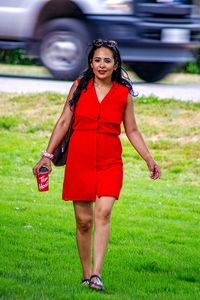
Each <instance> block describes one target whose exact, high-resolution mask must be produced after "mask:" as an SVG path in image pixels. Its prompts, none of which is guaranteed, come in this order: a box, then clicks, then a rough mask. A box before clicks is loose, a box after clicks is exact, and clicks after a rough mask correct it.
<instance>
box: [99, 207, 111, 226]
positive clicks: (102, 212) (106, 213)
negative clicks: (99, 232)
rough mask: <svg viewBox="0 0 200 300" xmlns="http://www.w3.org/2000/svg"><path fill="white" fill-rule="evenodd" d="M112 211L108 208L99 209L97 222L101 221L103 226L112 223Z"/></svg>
mask: <svg viewBox="0 0 200 300" xmlns="http://www.w3.org/2000/svg"><path fill="white" fill-rule="evenodd" d="M110 217H111V210H110V209H108V208H106V207H105V208H103V207H102V208H98V209H97V210H96V211H95V219H96V220H97V221H101V222H102V223H103V224H107V223H109V222H110Z"/></svg>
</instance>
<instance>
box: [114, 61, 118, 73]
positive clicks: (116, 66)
mask: <svg viewBox="0 0 200 300" xmlns="http://www.w3.org/2000/svg"><path fill="white" fill-rule="evenodd" d="M117 68H118V63H116V64H115V65H114V71H116V70H117Z"/></svg>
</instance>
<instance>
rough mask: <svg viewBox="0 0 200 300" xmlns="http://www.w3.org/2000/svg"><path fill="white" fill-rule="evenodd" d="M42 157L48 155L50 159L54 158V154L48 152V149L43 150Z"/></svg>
mask: <svg viewBox="0 0 200 300" xmlns="http://www.w3.org/2000/svg"><path fill="white" fill-rule="evenodd" d="M41 157H47V158H49V159H50V160H52V159H53V158H54V155H53V154H51V153H48V152H47V151H42V152H41Z"/></svg>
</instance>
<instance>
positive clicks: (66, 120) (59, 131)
mask: <svg viewBox="0 0 200 300" xmlns="http://www.w3.org/2000/svg"><path fill="white" fill-rule="evenodd" d="M77 86H78V82H77V81H75V82H74V83H73V85H72V87H71V89H70V91H69V94H68V97H67V100H66V102H65V105H64V108H63V111H62V113H61V115H60V117H59V119H58V121H57V122H56V125H55V127H54V129H53V132H52V134H51V137H50V139H49V143H48V146H47V149H46V151H47V152H48V153H53V152H54V150H55V149H56V147H57V146H58V145H59V143H60V142H61V141H62V139H63V137H64V136H65V134H66V132H67V130H68V128H69V125H70V122H71V118H72V115H73V111H72V110H71V109H70V106H69V100H70V99H72V97H73V94H74V92H75V90H76V88H77ZM42 166H46V167H47V168H48V170H49V172H51V160H50V159H49V158H47V157H43V158H41V159H40V160H39V162H38V163H37V164H36V165H35V166H34V168H33V174H34V175H37V174H38V173H39V169H40V168H41V167H42Z"/></svg>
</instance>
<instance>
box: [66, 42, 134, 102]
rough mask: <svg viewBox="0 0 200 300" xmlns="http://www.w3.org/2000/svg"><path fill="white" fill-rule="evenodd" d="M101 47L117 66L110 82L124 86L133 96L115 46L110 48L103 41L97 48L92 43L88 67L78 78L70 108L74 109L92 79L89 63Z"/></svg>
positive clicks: (130, 83) (129, 82)
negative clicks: (106, 49) (107, 51)
mask: <svg viewBox="0 0 200 300" xmlns="http://www.w3.org/2000/svg"><path fill="white" fill-rule="evenodd" d="M116 45H117V43H116ZM101 47H103V48H108V49H109V50H110V51H111V52H112V54H113V58H114V61H115V64H116V65H117V69H116V70H114V71H113V73H112V81H116V82H118V83H120V84H122V85H124V86H126V87H127V88H128V89H129V93H130V94H131V95H133V96H134V91H133V88H132V81H131V80H130V78H129V76H128V74H127V72H126V71H125V70H124V69H123V68H122V60H121V56H120V52H119V50H118V48H117V46H110V45H109V43H108V42H107V41H103V43H102V45H101V46H97V45H95V44H94V43H93V44H92V48H91V50H90V52H89V54H88V67H87V69H86V70H85V71H83V73H82V74H81V75H80V77H79V79H80V82H79V85H78V86H77V88H76V90H75V92H74V94H73V97H72V99H71V100H70V101H69V105H70V107H74V106H75V105H76V103H77V102H78V99H79V97H80V95H81V92H82V90H84V89H87V85H88V83H89V81H90V79H92V78H93V79H94V73H93V69H92V67H91V62H92V60H93V57H94V53H95V51H96V50H97V49H99V48H101Z"/></svg>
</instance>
